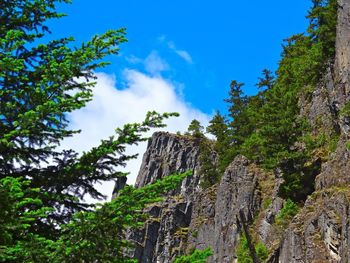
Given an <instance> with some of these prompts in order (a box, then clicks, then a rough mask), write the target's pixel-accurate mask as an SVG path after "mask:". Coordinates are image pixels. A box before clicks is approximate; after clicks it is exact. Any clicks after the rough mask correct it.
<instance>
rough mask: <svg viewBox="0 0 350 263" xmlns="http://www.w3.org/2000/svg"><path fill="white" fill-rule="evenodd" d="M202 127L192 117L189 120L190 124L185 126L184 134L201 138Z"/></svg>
mask: <svg viewBox="0 0 350 263" xmlns="http://www.w3.org/2000/svg"><path fill="white" fill-rule="evenodd" d="M203 130H204V127H203V126H202V125H201V123H200V122H199V121H198V120H196V119H194V120H192V121H191V123H190V125H189V126H188V128H187V132H186V135H191V136H193V137H196V138H202V137H203V136H204V135H203Z"/></svg>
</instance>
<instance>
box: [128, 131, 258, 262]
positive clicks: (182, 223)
mask: <svg viewBox="0 0 350 263" xmlns="http://www.w3.org/2000/svg"><path fill="white" fill-rule="evenodd" d="M199 154H200V153H199V144H198V141H196V140H195V139H190V138H186V137H181V136H177V135H174V134H169V133H155V134H154V135H153V136H152V138H151V139H150V140H149V143H148V148H147V151H146V153H145V154H144V158H143V163H142V165H141V169H140V173H139V175H138V178H137V184H136V185H137V187H141V186H143V185H145V184H148V183H152V182H154V181H155V180H156V179H160V178H162V177H164V176H167V175H170V174H172V173H174V172H183V171H186V170H189V169H193V170H194V175H193V176H192V177H189V178H187V179H185V181H184V182H183V184H182V186H181V189H178V190H176V191H174V192H173V193H171V195H169V196H168V197H167V198H166V200H165V201H164V202H162V203H159V204H156V205H154V206H151V207H149V208H148V209H147V211H145V212H148V213H149V214H150V215H151V218H150V219H149V220H148V221H147V222H146V224H145V227H144V228H143V229H140V230H138V231H131V232H130V233H129V236H128V238H129V239H130V240H133V241H134V242H135V243H136V248H135V249H134V250H133V251H131V253H130V255H132V256H133V257H135V258H137V259H138V260H139V262H161V263H163V262H164V263H166V262H172V261H173V260H174V258H175V257H176V255H178V254H179V252H182V253H183V252H185V251H186V250H188V249H191V248H206V247H208V246H210V247H211V248H212V250H213V253H214V255H213V256H212V257H211V259H210V262H220V263H225V262H227V263H229V262H232V261H233V260H234V259H235V257H236V256H235V253H234V250H235V247H236V246H237V243H238V239H239V233H240V230H241V227H242V222H240V219H239V217H238V213H239V211H240V210H242V211H243V213H244V214H245V218H246V219H247V221H248V222H251V221H252V220H253V218H254V216H255V215H256V213H257V211H258V210H259V208H260V205H261V197H260V191H259V187H258V177H259V172H258V171H257V170H254V169H253V166H252V164H251V163H250V162H249V161H248V159H246V158H245V157H243V156H238V157H236V158H235V160H234V161H233V162H232V163H231V165H230V166H229V167H228V168H227V170H226V172H225V174H224V176H223V177H222V179H221V182H220V183H219V184H218V185H214V186H213V187H211V188H208V189H202V188H201V187H199V181H200V178H199V176H198V170H199V167H200V163H199V160H198V157H199ZM244 223H246V222H244Z"/></svg>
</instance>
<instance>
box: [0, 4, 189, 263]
mask: <svg viewBox="0 0 350 263" xmlns="http://www.w3.org/2000/svg"><path fill="white" fill-rule="evenodd" d="M59 2H64V3H68V2H70V1H69V0H61V1H60V0H57V1H55V0H46V1H42V0H18V1H2V2H1V3H0V21H1V23H0V69H1V70H0V112H1V114H0V134H1V138H0V197H1V198H0V261H4V262H72V261H81V260H82V259H84V260H85V261H89V262H98V261H99V262H106V261H109V260H110V261H109V262H123V261H122V256H121V252H122V248H123V247H124V248H125V247H126V246H127V243H126V242H125V240H124V239H123V237H122V236H120V235H115V236H113V237H111V236H108V232H110V231H112V227H115V230H114V231H117V232H118V231H119V233H120V231H123V229H125V228H127V227H131V226H135V224H136V223H140V222H141V219H143V218H144V215H142V214H140V212H139V211H140V209H142V208H143V207H144V205H145V204H146V203H147V202H150V201H154V200H156V199H157V200H158V199H159V198H158V196H159V194H160V193H164V192H166V191H168V190H169V189H170V188H171V187H174V185H175V184H177V183H178V182H179V181H181V180H182V178H183V175H179V176H175V177H169V179H167V180H165V181H164V182H158V183H157V184H156V185H155V186H150V187H148V188H147V190H142V189H140V190H135V189H132V188H127V189H126V190H125V192H127V193H128V195H127V197H126V196H125V195H124V196H122V197H121V199H118V200H116V201H115V202H114V203H111V204H110V203H107V204H106V205H104V206H102V207H101V208H100V209H97V210H96V211H92V209H93V208H94V206H93V205H89V204H86V203H84V202H83V201H82V200H83V198H84V196H85V195H86V194H89V195H90V196H92V197H93V198H96V199H100V200H101V199H103V198H104V195H103V194H102V193H101V192H100V191H98V190H97V189H96V188H95V185H96V183H100V182H104V181H110V180H113V179H115V178H117V177H119V176H125V173H124V172H121V171H119V168H120V167H121V166H124V165H125V163H126V162H127V161H128V160H130V159H133V158H135V157H136V155H127V154H126V153H125V149H126V147H127V146H128V145H134V144H137V143H139V142H141V141H145V140H147V138H145V137H144V135H143V134H144V133H145V132H147V131H148V130H149V129H150V128H153V127H164V125H163V123H162V122H163V119H164V118H168V117H170V116H173V115H177V114H158V113H156V112H149V113H148V114H147V117H146V119H145V120H144V121H143V122H142V123H134V124H127V125H125V126H124V127H123V128H118V129H116V134H115V136H111V137H109V138H107V139H105V140H102V141H101V143H100V145H98V146H96V147H94V148H92V149H91V150H89V151H87V152H84V153H83V154H82V155H81V156H79V155H78V154H77V153H76V152H75V151H74V150H73V149H71V150H64V151H59V150H58V146H59V144H60V142H61V141H62V140H63V139H64V138H67V137H70V136H73V135H74V134H76V133H78V132H79V131H73V130H69V129H68V128H67V127H68V119H67V113H70V112H72V111H74V110H77V109H80V108H82V107H84V106H85V104H86V103H87V102H88V101H89V100H91V98H92V89H93V88H94V84H95V83H94V81H93V80H94V79H96V76H95V74H94V71H95V70H96V69H97V68H100V67H103V66H106V65H107V64H108V63H106V62H104V61H102V59H103V58H104V57H106V56H108V55H115V54H118V52H119V45H120V44H122V43H123V42H125V41H126V38H125V30H124V29H118V30H109V31H107V32H106V33H104V34H102V35H98V36H94V37H93V38H92V39H91V40H90V41H88V42H86V43H83V44H82V45H81V46H79V47H72V46H73V43H72V41H73V39H72V38H63V39H58V40H52V41H49V42H47V43H45V42H44V41H43V37H44V36H45V35H47V34H48V33H49V29H48V27H47V26H46V22H47V20H48V19H52V18H60V17H62V15H61V14H58V13H57V12H56V11H55V7H56V4H57V3H59ZM39 43H40V44H39ZM145 191H147V193H145ZM136 196H137V198H136ZM131 197H135V198H133V199H132V198H131ZM123 198H124V199H123ZM128 198H130V200H132V201H133V202H132V203H130V202H129V201H130V200H129V199H128ZM88 211H89V212H88ZM112 232H113V231H112ZM113 233H115V232H113ZM114 245H118V246H116V247H114ZM92 248H94V250H93V249H92ZM89 251H90V252H89ZM93 252H95V253H93ZM112 256H115V257H113V260H112V259H110V258H111V257H112ZM125 262H130V261H127V260H126V261H125Z"/></svg>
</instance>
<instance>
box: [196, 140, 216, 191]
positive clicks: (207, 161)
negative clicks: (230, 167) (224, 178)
mask: <svg viewBox="0 0 350 263" xmlns="http://www.w3.org/2000/svg"><path fill="white" fill-rule="evenodd" d="M215 158H216V154H215V152H214V149H213V143H212V142H211V141H210V140H208V139H207V138H203V139H202V140H201V141H200V143H199V162H200V170H199V176H200V182H201V186H202V187H203V188H208V187H210V186H212V185H214V184H216V183H218V182H219V181H220V178H221V174H220V172H219V170H218V167H217V163H216V160H215Z"/></svg>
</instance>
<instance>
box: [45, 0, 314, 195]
mask: <svg viewBox="0 0 350 263" xmlns="http://www.w3.org/2000/svg"><path fill="white" fill-rule="evenodd" d="M309 6H310V3H309V2H308V1H305V0H304V1H302V0H296V1H293V2H291V1H281V0H270V1H261V0H260V1H258V0H251V1H235V0H217V1H207V0H201V1H199V0H186V1H185V0H176V1H175V0H173V1H170V0H151V1H141V0H139V1H136V0H127V1H118V0H99V1H96V0H73V4H71V5H60V6H59V9H58V10H59V11H60V12H64V13H66V14H67V15H68V16H67V17H64V18H61V19H59V20H53V21H51V22H50V23H49V26H50V28H51V30H52V32H53V34H52V35H51V36H50V38H53V39H55V38H59V37H67V36H74V37H75V39H76V42H77V44H78V43H81V42H83V41H88V40H89V39H90V38H91V37H92V36H93V35H95V34H99V33H103V32H104V31H106V30H108V29H117V28H121V27H125V28H127V32H128V34H127V38H128V39H129V42H128V43H125V44H123V45H122V46H121V53H120V55H119V56H115V57H109V58H108V60H109V61H111V63H112V64H111V65H110V66H108V67H107V68H104V69H101V70H100V71H99V72H98V80H97V85H96V88H94V99H93V100H92V101H91V102H90V103H89V104H88V105H87V107H85V108H84V109H82V110H79V111H76V112H73V113H72V114H70V115H69V118H70V121H71V123H70V127H71V128H72V129H81V130H82V132H81V133H80V134H79V135H77V136H75V137H74V138H70V139H68V140H65V141H64V142H63V144H62V148H73V149H75V150H77V151H79V152H82V151H86V150H89V149H90V148H91V147H93V146H96V145H98V143H99V141H100V140H101V139H104V138H108V137H109V136H110V135H112V134H113V133H114V129H115V128H116V127H119V126H121V125H123V124H125V123H130V122H136V121H141V120H142V119H143V118H144V116H145V113H146V111H148V110H156V111H158V112H174V111H175V112H179V113H180V115H181V116H180V117H179V118H175V119H171V120H170V121H168V122H167V124H168V127H167V128H166V129H165V130H166V131H171V132H176V131H181V132H183V131H185V130H186V128H187V127H188V125H189V123H190V122H191V120H192V119H194V118H196V119H198V120H200V121H201V123H202V124H204V125H205V124H207V123H208V121H209V120H210V118H211V115H212V114H213V113H214V111H215V110H220V111H222V112H225V111H226V105H225V103H224V102H223V99H224V98H226V97H227V93H228V90H229V84H230V81H231V80H232V79H236V80H238V81H240V82H244V83H246V86H245V92H246V93H247V94H250V95H251V94H254V93H255V92H256V89H255V86H254V84H255V83H256V82H257V78H258V77H259V76H260V74H261V71H262V69H264V68H268V69H271V70H275V69H276V68H277V65H278V61H279V59H280V53H281V44H282V40H283V39H285V38H287V37H288V36H290V35H292V34H295V33H300V32H303V31H304V30H305V28H306V26H307V20H306V19H305V15H306V14H307V10H308V8H309ZM46 40H47V39H46ZM145 149H146V143H142V144H140V145H139V146H138V147H131V148H129V149H128V153H133V154H134V153H139V154H140V155H139V156H140V157H139V158H138V159H136V160H133V161H131V162H129V164H128V166H127V167H126V168H125V169H124V171H128V172H131V174H130V176H129V179H128V182H129V183H133V182H134V181H135V178H136V176H137V173H138V169H139V167H140V163H141V158H142V154H143V153H144V151H145ZM113 186H114V184H113V183H112V182H110V183H105V184H103V185H101V186H100V187H99V189H100V190H101V191H102V192H103V193H105V194H106V195H108V196H110V195H111V193H112V189H113ZM88 200H89V199H88ZM89 201H91V200H89Z"/></svg>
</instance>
